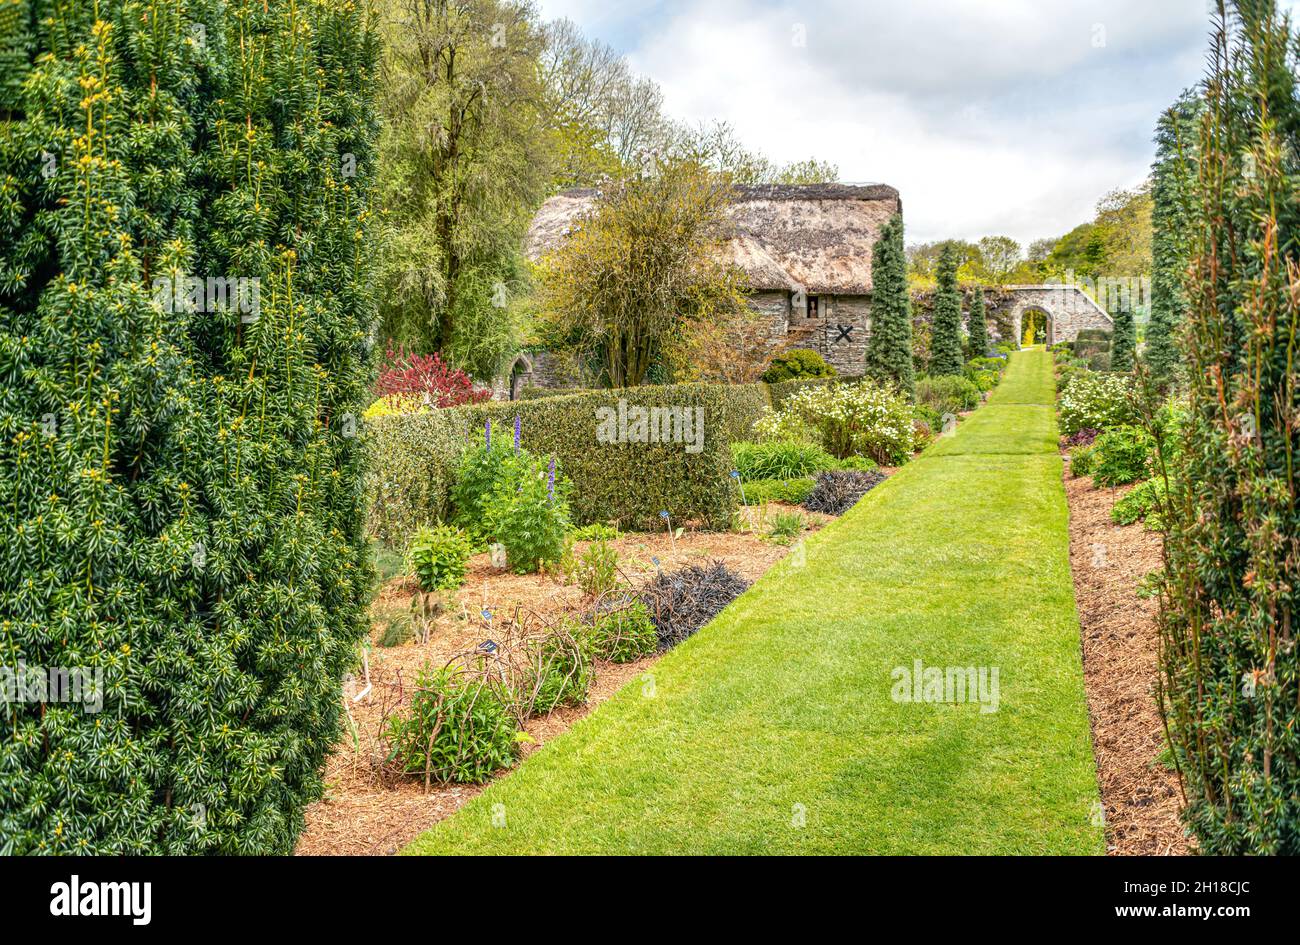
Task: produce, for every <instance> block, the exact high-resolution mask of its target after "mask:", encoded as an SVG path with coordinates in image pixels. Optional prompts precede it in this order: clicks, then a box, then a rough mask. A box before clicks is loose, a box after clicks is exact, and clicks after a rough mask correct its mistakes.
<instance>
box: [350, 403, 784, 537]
mask: <svg viewBox="0 0 1300 945" xmlns="http://www.w3.org/2000/svg"><path fill="white" fill-rule="evenodd" d="M620 399H622V400H624V401H625V402H626V404H627V406H628V407H644V408H647V409H653V408H655V407H683V408H696V407H699V408H703V411H704V413H703V418H704V426H703V440H702V442H701V443H700V446H701V449H700V451H699V452H687V450H686V448H685V447H686V445H687V444H684V443H680V442H668V443H653V442H612V443H602V442H599V441H598V439H597V428H598V426H599V425H600V417H599V415H598V413H597V411H598V409H599V408H602V407H608V408H611V409H613V410H614V411H615V412H616V413H617V410H618V404H619V401H620ZM767 403H768V397H767V389H766V386H765V385H763V384H740V385H725V384H673V385H664V386H646V387H636V388H630V389H627V390H621V391H620V390H599V391H583V392H581V393H575V394H564V395H559V396H555V397H546V398H542V399H538V400H528V401H512V402H501V401H497V402H487V403H482V404H467V405H465V406H462V407H451V408H448V409H446V410H436V411H429V412H425V413H419V414H407V415H403V416H393V417H380V418H377V419H375V420H373V421H371V422H370V423H368V424H367V425H366V429H365V437H366V439H367V443H368V446H369V450H370V460H371V463H370V469H369V475H368V478H367V485H366V491H367V498H368V499H369V501H370V506H369V517H368V527H369V530H370V533H371V534H372V535H373V536H374V537H376V538H379V539H381V540H383V541H386V542H389V543H391V544H401V543H403V542H404V541H405V540H406V538H407V537H408V536H409V535H410V534H411V533H412V532H413V531H414V530H415V529H416V528H418V527H419V526H420V525H425V524H430V523H433V522H437V521H441V520H443V519H445V518H446V517H447V516H448V514H449V513H450V511H451V509H450V491H451V485H452V482H453V480H454V476H455V472H456V467H457V464H458V463H459V459H460V454H461V452H462V451H463V450H464V448H465V445H466V444H468V443H469V442H471V440H473V441H475V442H478V441H479V439H480V438H481V437H482V436H483V432H484V426H485V424H486V421H487V420H489V419H491V421H492V428H493V436H494V437H495V436H500V437H507V438H509V437H512V436H513V435H514V434H513V425H514V417H515V416H516V415H518V416H519V418H520V425H521V429H522V443H523V446H524V447H525V448H527V449H529V450H531V451H533V452H534V453H537V454H539V455H544V456H550V455H554V456H555V457H556V459H557V460H558V464H559V467H560V469H561V470H562V471H563V473H564V475H566V476H568V477H569V479H570V480H571V481H572V482H573V486H574V489H573V495H572V497H571V500H570V504H571V506H572V510H573V515H574V519H575V521H576V522H577V523H578V524H584V523H587V522H604V521H617V522H618V523H619V524H620V525H621V526H622V527H625V528H658V527H660V526H661V519H660V516H659V513H660V511H667V512H668V513H669V514H670V515H671V516H672V520H673V522H674V523H675V524H684V523H686V522H688V521H692V520H698V521H700V522H702V523H703V524H706V525H708V526H710V527H725V526H726V525H727V524H728V523H729V522H730V519H731V514H732V512H733V510H734V509H735V507H736V504H737V502H738V501H739V500H738V494H737V489H736V487H735V484H734V483H733V482H732V480H731V478H730V472H731V469H732V460H731V448H730V445H729V444H730V442H731V440H733V439H736V438H737V434H738V433H746V434H747V433H748V431H749V429H750V427H752V425H753V423H754V421H755V420H756V419H758V417H759V416H760V415H761V414H762V412H763V408H764V407H766V406H767ZM629 432H631V431H630V430H629Z"/></svg>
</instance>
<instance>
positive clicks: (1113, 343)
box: [1110, 300, 1137, 372]
mask: <svg viewBox="0 0 1300 945" xmlns="http://www.w3.org/2000/svg"><path fill="white" fill-rule="evenodd" d="M1113 318H1114V320H1115V328H1114V330H1113V331H1112V332H1111V336H1110V369H1111V370H1112V371H1119V372H1128V371H1131V370H1133V360H1134V357H1135V355H1136V352H1137V322H1136V321H1134V319H1133V308H1132V306H1131V305H1130V304H1129V302H1128V301H1127V300H1125V301H1123V302H1121V304H1120V306H1119V308H1118V309H1117V310H1116V311H1115V313H1114V316H1113Z"/></svg>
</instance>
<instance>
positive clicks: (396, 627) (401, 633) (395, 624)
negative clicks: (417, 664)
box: [379, 614, 415, 647]
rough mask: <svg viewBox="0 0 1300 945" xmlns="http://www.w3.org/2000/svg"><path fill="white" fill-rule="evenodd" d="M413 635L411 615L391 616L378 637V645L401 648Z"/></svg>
mask: <svg viewBox="0 0 1300 945" xmlns="http://www.w3.org/2000/svg"><path fill="white" fill-rule="evenodd" d="M414 635H415V628H414V627H413V626H412V625H411V615H410V614H393V615H392V616H390V617H389V618H388V619H387V620H386V621H385V622H384V632H383V633H382V634H380V636H379V645H380V646H384V647H390V646H401V645H402V644H403V643H406V642H407V641H409V640H410V639H411V638H412V637H413V636H414Z"/></svg>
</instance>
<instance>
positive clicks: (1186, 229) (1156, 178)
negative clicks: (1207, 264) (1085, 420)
mask: <svg viewBox="0 0 1300 945" xmlns="http://www.w3.org/2000/svg"><path fill="white" fill-rule="evenodd" d="M1199 114H1200V98H1199V97H1198V96H1197V95H1196V94H1195V93H1194V92H1188V93H1184V95H1183V96H1182V97H1181V98H1179V100H1178V101H1177V102H1175V103H1174V105H1173V106H1172V107H1171V108H1170V109H1169V110H1168V111H1166V112H1165V113H1164V114H1163V115H1161V116H1160V121H1159V123H1158V124H1157V126H1156V161H1155V166H1154V167H1153V169H1152V184H1151V198H1152V210H1151V218H1152V220H1151V222H1152V235H1151V257H1152V258H1151V322H1150V324H1148V325H1147V333H1146V348H1145V351H1144V353H1143V359H1144V360H1145V361H1146V363H1147V366H1148V367H1149V368H1150V369H1151V375H1152V377H1153V379H1154V380H1155V381H1156V382H1157V383H1158V384H1159V385H1160V386H1161V387H1165V386H1167V385H1168V384H1169V382H1170V381H1171V380H1172V379H1173V376H1174V373H1175V369H1176V368H1177V366H1178V360H1179V356H1178V345H1177V339H1176V332H1177V329H1178V326H1179V325H1180V324H1181V322H1182V317H1183V310H1184V309H1185V307H1186V301H1185V298H1184V295H1183V285H1182V283H1183V278H1184V273H1185V272H1186V270H1187V255H1188V251H1189V249H1188V242H1189V239H1190V235H1191V232H1190V231H1191V217H1192V208H1191V206H1190V195H1191V190H1192V187H1193V185H1194V183H1195V173H1196V171H1195V152H1196V134H1197V122H1198V117H1199Z"/></svg>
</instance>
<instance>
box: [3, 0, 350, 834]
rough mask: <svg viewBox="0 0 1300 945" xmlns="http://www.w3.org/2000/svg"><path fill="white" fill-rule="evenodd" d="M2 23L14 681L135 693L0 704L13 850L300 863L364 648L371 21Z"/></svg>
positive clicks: (50, 12) (105, 13) (310, 4)
mask: <svg viewBox="0 0 1300 945" xmlns="http://www.w3.org/2000/svg"><path fill="white" fill-rule="evenodd" d="M0 28H3V29H4V30H5V33H6V34H7V35H5V36H4V37H3V38H0V52H3V53H4V55H5V60H4V61H5V63H6V75H5V77H4V81H3V82H0V96H2V98H0V122H2V124H0V508H2V509H3V510H4V514H3V516H2V517H0V562H2V564H0V650H2V652H3V657H0V663H3V664H5V665H8V666H10V667H13V666H15V665H18V664H20V663H22V664H25V665H26V666H27V667H66V668H72V669H78V668H84V669H87V670H99V671H102V673H103V685H104V691H103V705H102V708H101V710H100V711H98V712H95V711H91V710H90V707H88V706H85V705H83V704H77V703H68V702H59V701H55V700H53V699H52V698H46V699H36V700H32V699H30V698H27V699H24V698H21V697H20V698H18V699H16V700H12V699H11V700H10V701H9V702H8V703H7V704H3V703H0V712H3V718H2V719H0V852H2V853H33V852H45V853H68V852H87V853H101V854H119V853H181V852H184V853H193V852H217V853H284V852H288V851H290V850H291V849H292V848H293V845H294V843H295V840H296V838H297V836H298V834H299V833H300V831H301V829H302V824H303V807H304V805H305V804H306V803H307V802H309V801H310V800H311V799H313V798H314V797H315V796H317V795H318V794H319V792H320V790H321V776H320V775H321V769H322V765H323V762H324V759H325V756H326V753H327V751H328V750H329V748H330V746H331V745H332V744H333V743H334V742H335V740H336V738H337V736H338V734H339V720H340V708H341V701H340V684H341V678H342V675H343V673H344V672H345V670H346V669H347V668H348V667H349V666H350V664H351V663H352V661H353V660H354V657H355V651H356V643H357V641H358V640H359V639H360V638H361V636H362V634H363V632H364V629H365V619H364V608H365V601H366V597H367V590H368V586H369V574H368V565H367V563H366V555H365V545H364V540H363V509H362V505H361V501H360V483H361V472H362V469H361V467H362V463H363V455H362V452H361V447H360V440H359V438H357V437H356V436H355V435H354V433H355V423H354V421H353V416H355V415H356V413H357V412H358V408H359V406H360V405H361V404H362V403H363V400H364V397H365V387H366V384H367V382H368V380H369V378H368V374H367V365H368V364H369V360H370V358H369V354H368V337H369V334H370V330H371V321H372V312H373V306H372V303H371V300H370V297H369V288H368V284H367V281H368V280H367V266H366V259H367V256H368V253H369V252H370V250H369V246H368V233H369V229H370V227H369V197H368V194H369V190H370V179H371V174H372V167H373V157H372V151H373V142H374V137H375V132H376V129H375V123H374V117H373V112H372V108H371V103H370V93H369V88H370V85H371V81H372V72H373V68H374V62H375V52H376V49H375V43H374V34H373V31H372V22H371V19H370V13H369V11H368V10H367V9H366V8H365V4H364V2H362V3H358V2H353V0H224V2H223V0H166V2H162V0H97V2H93V3H92V2H85V0H21V2H18V3H13V2H12V0H8V2H6V4H5V7H4V12H3V14H0ZM13 50H21V51H22V52H21V55H18V56H16V57H15V56H14V55H13ZM11 63H13V64H14V67H15V69H16V70H17V72H18V73H19V74H17V75H12V74H10V71H9V70H10V64H11ZM184 277H192V278H195V279H199V280H204V281H203V282H202V283H200V285H201V286H202V290H201V291H200V292H199V293H198V298H195V299H186V298H182V300H181V301H182V304H180V305H179V306H175V305H170V304H167V303H165V301H164V300H163V298H162V295H161V294H160V292H159V291H158V285H159V283H164V284H171V283H170V281H169V280H175V279H182V280H183V279H184ZM209 278H211V279H214V280H221V279H228V278H229V279H244V280H250V281H248V282H247V283H246V284H247V285H250V286H254V287H256V295H255V296H254V298H255V299H256V303H257V304H254V305H252V306H250V307H249V310H248V311H240V310H239V309H238V307H237V306H234V305H231V304H228V303H225V304H223V303H222V302H221V301H220V300H215V299H214V296H213V291H212V287H211V285H210V284H209V283H207V281H206V280H208V279H209ZM252 280H256V281H252ZM181 285H183V286H184V285H190V284H189V283H185V282H184V281H182V283H181ZM189 302H197V303H198V304H197V305H195V306H191V305H190V304H188V303H189ZM192 308H193V310H191V309H192ZM47 695H48V694H47Z"/></svg>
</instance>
